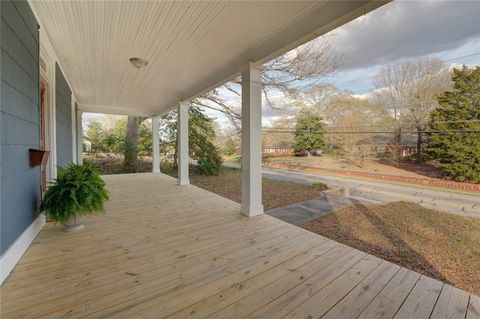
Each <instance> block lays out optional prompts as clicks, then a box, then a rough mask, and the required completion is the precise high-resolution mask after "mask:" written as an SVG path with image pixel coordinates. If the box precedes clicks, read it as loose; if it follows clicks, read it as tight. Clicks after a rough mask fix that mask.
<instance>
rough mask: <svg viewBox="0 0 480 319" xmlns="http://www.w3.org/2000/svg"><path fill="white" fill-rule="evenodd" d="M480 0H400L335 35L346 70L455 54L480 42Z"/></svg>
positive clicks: (335, 32) (349, 24)
mask: <svg viewBox="0 0 480 319" xmlns="http://www.w3.org/2000/svg"><path fill="white" fill-rule="evenodd" d="M479 17H480V1H433V0H427V1H394V2H392V3H389V4H387V5H385V6H384V7H381V8H379V9H377V10H376V11H373V12H371V13H369V14H368V15H366V16H363V17H361V18H359V19H356V20H354V21H352V22H350V23H348V24H346V25H344V26H342V27H340V28H339V29H337V30H335V31H333V32H332V33H333V34H334V37H333V38H332V40H331V41H332V47H333V48H336V49H337V50H339V52H341V54H343V56H344V59H345V60H344V64H343V65H342V66H341V68H340V70H348V69H357V68H366V67H370V66H374V65H379V64H387V63H392V62H394V61H397V60H399V59H406V58H414V57H419V56H424V55H429V54H434V53H436V52H440V51H446V50H453V49H456V48H458V47H460V46H462V45H465V44H467V43H469V42H472V41H478V39H480V20H479Z"/></svg>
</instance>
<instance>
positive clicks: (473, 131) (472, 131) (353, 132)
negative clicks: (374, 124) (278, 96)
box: [262, 129, 480, 134]
mask: <svg viewBox="0 0 480 319" xmlns="http://www.w3.org/2000/svg"><path fill="white" fill-rule="evenodd" d="M262 132H265V133H291V134H295V133H296V134H299V133H309V134H398V133H399V131H336V132H331V131H330V132H329V131H296V130H291V131H276V130H268V129H266V130H262ZM401 133H402V134H418V133H421V134H431V133H480V130H441V131H440V130H438V131H433V130H430V131H401Z"/></svg>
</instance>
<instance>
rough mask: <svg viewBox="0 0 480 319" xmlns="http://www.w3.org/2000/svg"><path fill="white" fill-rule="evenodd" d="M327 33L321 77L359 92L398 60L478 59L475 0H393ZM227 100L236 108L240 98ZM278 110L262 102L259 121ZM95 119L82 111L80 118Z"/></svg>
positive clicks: (479, 9) (479, 20) (479, 25)
mask: <svg viewBox="0 0 480 319" xmlns="http://www.w3.org/2000/svg"><path fill="white" fill-rule="evenodd" d="M328 36H329V41H330V44H331V47H332V48H333V49H334V50H337V51H338V53H339V54H341V56H342V57H343V63H342V64H341V65H340V66H339V68H338V69H337V70H336V71H335V72H334V73H333V74H331V75H329V76H328V77H327V78H325V79H324V80H322V81H325V82H328V83H333V84H335V85H336V86H337V87H338V88H340V89H345V90H350V91H352V92H353V93H354V94H356V95H359V96H362V95H365V94H366V93H368V92H370V91H371V90H372V89H373V88H374V86H373V78H374V77H375V75H376V74H377V72H378V71H379V70H380V69H382V67H384V66H386V65H388V64H393V63H396V62H399V61H401V60H404V59H415V58H420V57H437V58H439V59H441V60H443V61H444V62H445V64H446V65H447V66H450V67H452V66H456V65H463V64H466V65H469V66H473V65H478V64H480V0H477V1H461V0H457V1H454V0H451V1H443V0H422V1H405V0H396V1H393V2H391V3H389V4H387V5H385V6H383V7H381V8H379V9H377V10H375V11H373V12H370V13H368V14H366V15H364V16H361V17H359V18H357V19H356V20H354V21H351V22H349V23H347V24H345V25H343V26H341V27H339V28H337V29H336V30H334V31H332V32H331V33H330V34H329V35H328ZM274 98H277V99H281V98H282V96H281V95H280V94H279V95H277V96H276V97H274ZM231 104H232V105H234V106H235V107H237V108H239V106H240V101H231ZM264 104H265V103H264ZM206 113H207V114H208V115H209V116H211V117H214V118H216V123H217V124H218V126H219V127H221V128H226V127H228V126H229V121H228V119H227V118H225V117H224V116H222V115H221V114H219V113H218V112H212V111H209V110H206ZM283 113H284V112H280V111H275V110H272V109H271V108H270V107H268V106H265V105H264V109H263V118H262V121H263V124H264V125H268V124H269V123H271V121H272V120H274V119H275V118H277V117H278V116H281V115H282V114H283ZM101 118H102V117H101V116H99V115H96V114H84V123H85V125H88V122H89V121H91V120H98V119H100V120H101Z"/></svg>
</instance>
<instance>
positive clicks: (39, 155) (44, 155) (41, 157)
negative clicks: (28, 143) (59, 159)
mask: <svg viewBox="0 0 480 319" xmlns="http://www.w3.org/2000/svg"><path fill="white" fill-rule="evenodd" d="M28 153H29V156H30V166H32V167H33V166H38V165H45V164H46V163H47V160H48V156H49V155H50V151H44V150H36V149H33V148H31V149H29V150H28Z"/></svg>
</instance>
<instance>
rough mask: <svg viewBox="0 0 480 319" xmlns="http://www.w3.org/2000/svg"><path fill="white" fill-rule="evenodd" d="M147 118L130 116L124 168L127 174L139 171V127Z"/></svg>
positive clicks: (126, 135) (126, 134)
mask: <svg viewBox="0 0 480 319" xmlns="http://www.w3.org/2000/svg"><path fill="white" fill-rule="evenodd" d="M144 119H145V118H143V117H139V116H128V121H127V131H126V133H125V149H124V151H123V154H124V156H125V158H124V160H123V168H124V170H125V171H126V172H131V173H134V172H136V171H137V168H138V167H137V166H138V165H137V164H138V127H139V126H140V124H141V123H142V122H143V120H144Z"/></svg>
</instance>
